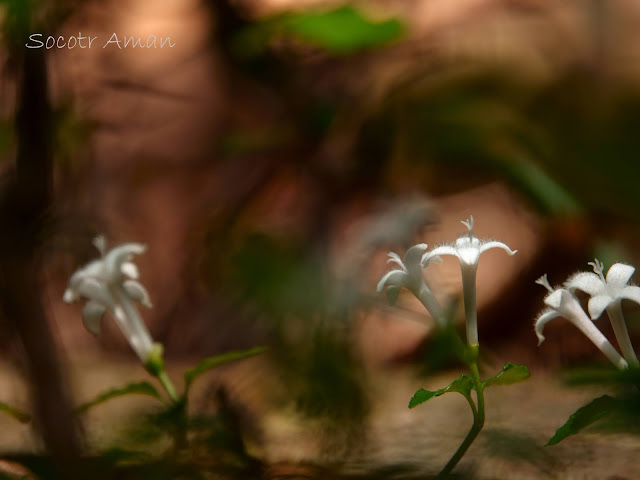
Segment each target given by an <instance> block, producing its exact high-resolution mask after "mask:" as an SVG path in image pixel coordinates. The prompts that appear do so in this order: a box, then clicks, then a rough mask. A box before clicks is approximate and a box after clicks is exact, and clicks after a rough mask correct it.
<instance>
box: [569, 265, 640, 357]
mask: <svg viewBox="0 0 640 480" xmlns="http://www.w3.org/2000/svg"><path fill="white" fill-rule="evenodd" d="M589 265H591V266H592V267H593V271H594V272H595V273H591V272H580V273H577V274H575V275H574V276H572V277H571V278H569V280H567V282H566V283H565V286H566V287H567V288H568V289H569V290H571V291H572V292H573V291H575V290H582V291H583V292H585V293H588V294H589V295H591V299H590V300H589V305H588V308H589V315H590V316H591V319H592V320H596V319H598V318H599V317H600V316H601V315H602V312H604V311H605V310H606V311H607V314H608V315H609V320H610V321H611V326H612V327H613V331H614V333H615V335H616V339H617V340H618V345H620V349H621V350H622V354H623V355H624V358H625V359H626V360H627V362H629V365H632V366H634V367H639V366H640V362H638V357H637V356H636V353H635V351H634V350H633V346H632V345H631V339H630V338H629V332H628V331H627V325H626V324H625V321H624V316H623V314H622V305H621V301H622V300H623V299H627V300H633V301H634V302H636V303H640V287H637V286H635V285H629V280H630V279H631V276H632V275H633V272H635V270H636V269H635V268H634V267H632V266H631V265H625V264H624V263H616V264H614V265H612V266H611V268H609V271H608V272H607V277H606V278H605V276H604V265H603V264H602V262H599V261H598V259H597V258H596V259H595V261H594V262H590V263H589Z"/></svg>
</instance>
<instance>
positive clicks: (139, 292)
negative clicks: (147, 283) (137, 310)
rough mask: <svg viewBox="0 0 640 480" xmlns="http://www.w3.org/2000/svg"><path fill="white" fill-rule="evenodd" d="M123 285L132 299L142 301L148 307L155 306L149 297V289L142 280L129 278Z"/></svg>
mask: <svg viewBox="0 0 640 480" xmlns="http://www.w3.org/2000/svg"><path fill="white" fill-rule="evenodd" d="M122 287H123V288H124V291H125V292H126V293H127V295H128V296H129V298H130V299H131V300H135V301H137V302H140V303H141V304H142V305H144V306H145V307H147V308H151V307H152V306H153V305H151V300H150V299H149V294H148V293H147V289H146V288H144V287H143V286H142V284H141V283H140V282H136V281H135V280H127V281H125V282H124V283H123V284H122Z"/></svg>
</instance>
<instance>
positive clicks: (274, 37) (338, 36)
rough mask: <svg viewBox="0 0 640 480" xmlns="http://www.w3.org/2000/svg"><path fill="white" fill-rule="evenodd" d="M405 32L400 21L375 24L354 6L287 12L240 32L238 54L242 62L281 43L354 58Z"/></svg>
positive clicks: (235, 46)
mask: <svg viewBox="0 0 640 480" xmlns="http://www.w3.org/2000/svg"><path fill="white" fill-rule="evenodd" d="M403 31H404V28H403V25H402V23H401V22H400V21H399V20H395V19H392V20H385V21H380V22H377V21H373V20H370V19H368V18H367V17H366V16H365V15H364V14H363V13H362V12H360V11H359V10H358V9H356V8H354V7H351V6H343V7H339V8H336V9H334V10H329V11H317V12H313V11H308V12H287V13H283V14H280V15H276V16H274V17H270V18H267V19H264V20H260V21H258V22H256V23H254V24H252V25H251V26H250V27H248V28H247V29H245V30H244V31H242V32H240V33H239V34H238V35H237V37H236V38H235V40H234V51H235V52H236V54H237V55H238V56H240V57H241V58H249V57H253V56H255V55H259V54H261V53H263V52H264V50H265V49H266V48H268V46H269V45H271V44H272V43H273V42H274V41H279V42H295V43H298V44H302V45H305V44H306V45H311V46H314V47H317V48H320V49H322V50H324V51H326V52H328V53H331V54H333V55H350V54H354V53H358V52H360V51H362V50H366V49H371V48H373V47H379V46H382V45H386V44H388V43H389V42H391V41H393V40H396V39H398V38H399V37H400V36H401V35H402V33H403Z"/></svg>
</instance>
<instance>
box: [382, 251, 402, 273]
mask: <svg viewBox="0 0 640 480" xmlns="http://www.w3.org/2000/svg"><path fill="white" fill-rule="evenodd" d="M387 256H388V257H389V259H388V260H387V263H395V264H396V265H398V266H399V267H400V268H401V269H402V270H406V268H405V266H404V263H402V259H401V258H400V255H398V254H397V253H395V252H389V253H387Z"/></svg>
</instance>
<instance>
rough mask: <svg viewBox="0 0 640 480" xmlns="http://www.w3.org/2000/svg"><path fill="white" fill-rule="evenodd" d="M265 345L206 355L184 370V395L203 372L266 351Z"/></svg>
mask: <svg viewBox="0 0 640 480" xmlns="http://www.w3.org/2000/svg"><path fill="white" fill-rule="evenodd" d="M267 350H268V349H267V347H254V348H250V349H249V350H235V351H233V352H226V353H223V354H221V355H215V356H213V357H207V358H205V359H203V360H201V361H200V363H198V365H196V366H195V367H193V368H190V369H189V370H187V371H186V372H184V385H185V395H186V392H187V391H188V390H189V387H190V386H191V384H192V383H193V381H194V380H195V379H196V378H198V377H199V376H200V375H202V374H203V373H206V372H208V371H209V370H211V369H212V368H215V367H217V366H220V365H222V364H225V363H229V362H234V361H236V360H242V359H244V358H248V357H252V356H254V355H259V354H261V353H264V352H266V351H267Z"/></svg>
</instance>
